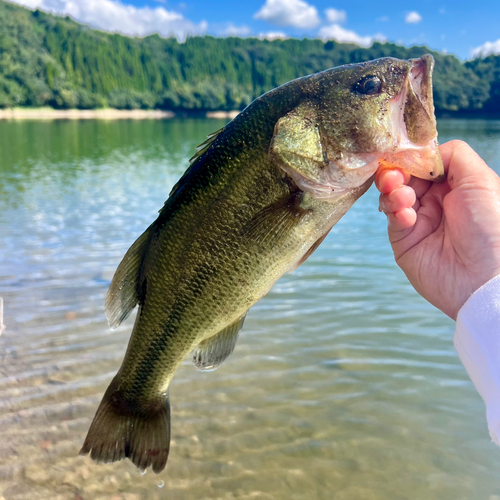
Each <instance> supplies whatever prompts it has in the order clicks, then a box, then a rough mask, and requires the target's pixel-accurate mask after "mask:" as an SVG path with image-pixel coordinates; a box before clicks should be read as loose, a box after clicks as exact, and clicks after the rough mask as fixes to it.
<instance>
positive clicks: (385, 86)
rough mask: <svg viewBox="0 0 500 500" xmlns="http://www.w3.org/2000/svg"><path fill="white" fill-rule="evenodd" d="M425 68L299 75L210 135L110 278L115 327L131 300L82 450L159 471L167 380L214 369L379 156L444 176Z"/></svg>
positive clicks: (429, 63)
mask: <svg viewBox="0 0 500 500" xmlns="http://www.w3.org/2000/svg"><path fill="white" fill-rule="evenodd" d="M433 65H434V61H433V59H432V56H430V55H426V56H423V57H422V58H420V59H412V60H409V61H402V60H398V59H393V58H383V59H378V60H375V61H370V62H366V63H361V64H352V65H347V66H342V67H338V68H333V69H329V70H327V71H323V72H321V73H317V74H314V75H310V76H306V77H303V78H299V79H297V80H293V81H291V82H289V83H287V84H284V85H282V86H281V87H278V88H276V89H274V90H272V91H270V92H268V93H266V94H264V95H263V96H261V97H259V98H258V99H256V100H255V101H254V102H253V103H252V104H250V105H249V106H248V107H247V108H246V109H245V110H244V111H242V112H241V114H240V115H238V116H237V117H236V118H235V119H234V120H232V121H231V122H230V123H229V124H228V125H226V126H225V127H224V128H223V129H221V130H219V131H218V132H216V133H214V134H213V135H211V136H209V138H208V139H207V141H206V142H205V143H204V144H202V145H201V146H200V148H199V149H198V152H197V153H196V155H195V156H194V157H193V158H192V160H191V166H190V167H189V168H188V170H187V171H186V172H185V174H184V175H183V176H182V178H181V179H180V180H179V182H178V183H177V184H176V185H175V186H174V188H173V189H172V192H171V193H170V197H169V198H168V200H167V201H166V203H165V205H164V207H163V208H162V209H161V211H160V214H159V217H158V218H157V219H156V221H154V222H153V223H152V224H151V226H150V227H149V228H148V229H147V230H146V231H145V232H144V233H143V234H142V235H141V236H140V237H139V238H138V239H137V241H136V242H135V243H134V244H133V245H132V246H131V248H130V249H129V250H128V252H127V253H126V255H125V257H124V258H123V260H122V262H121V264H120V265H119V266H118V269H117V271H116V273H115V276H114V278H113V281H112V283H111V287H110V289H109V292H108V296H107V299H106V314H107V317H108V321H109V323H110V325H111V326H112V327H117V326H118V325H119V324H120V323H121V322H122V321H123V320H124V319H125V318H126V317H127V316H128V315H129V314H130V312H131V311H132V309H133V308H134V307H135V306H136V305H137V304H138V305H139V310H138V313H137V318H136V321H135V325H134V329H133V332H132V336H131V339H130V342H129V345H128V349H127V352H126V354H125V358H124V360H123V363H122V365H121V368H120V369H119V371H118V373H117V375H116V376H115V378H114V379H113V381H112V382H111V384H110V386H109V388H108V389H107V391H106V393H105V394H104V397H103V399H102V402H101V404H100V406H99V408H98V410H97V413H96V415H95V417H94V420H93V422H92V425H91V427H90V430H89V432H88V435H87V438H86V439H85V443H84V445H83V448H82V450H81V453H82V454H87V453H89V452H90V455H91V457H92V459H93V460H96V461H98V462H114V461H117V460H121V459H123V458H125V457H128V458H130V460H132V462H133V463H134V464H135V465H136V466H137V467H138V468H140V469H146V468H147V467H149V466H152V469H153V471H154V472H156V473H158V472H160V471H161V470H162V469H163V468H164V467H165V465H166V462H167V458H168V453H169V447H170V404H169V399H168V388H169V385H170V382H171V381H172V378H173V376H174V374H175V372H176V370H177V368H178V367H179V365H180V364H181V363H182V361H183V360H184V359H185V357H186V356H187V355H189V354H191V355H192V358H193V362H194V364H195V365H196V367H197V368H199V369H200V370H212V369H215V368H217V367H218V366H220V365H221V364H222V363H223V362H224V360H225V359H227V357H228V356H229V355H230V354H231V353H232V352H233V349H234V346H235V343H236V340H237V337H238V333H239V331H240V329H241V327H242V325H243V321H244V319H245V315H246V314H247V311H248V309H249V308H250V307H251V306H252V305H253V304H255V302H257V301H258V300H259V299H260V298H262V297H263V296H264V295H265V294H266V293H267V292H268V291H269V290H270V288H271V287H272V286H273V284H274V283H275V282H276V281H277V280H278V278H280V277H281V276H282V275H283V274H284V273H286V272H287V271H291V270H293V269H295V268H296V267H298V266H299V265H300V264H301V263H303V262H304V261H305V260H306V259H307V258H308V257H309V255H311V253H312V252H314V250H315V249H316V248H317V247H318V245H319V244H320V243H321V241H323V239H324V238H325V236H326V235H327V234H328V232H329V231H330V229H331V228H332V227H333V226H334V224H336V223H337V222H338V221H339V219H340V218H341V217H342V216H343V215H344V214H345V213H346V212H347V210H349V208H350V207H351V206H352V205H353V203H354V202H355V201H356V200H357V199H358V198H359V197H360V196H361V195H362V194H363V193H364V192H365V191H366V190H367V189H368V188H369V187H370V185H371V183H372V181H373V177H374V174H375V171H376V170H377V168H378V166H379V163H383V164H384V165H389V166H397V167H399V168H402V169H404V170H406V171H407V172H409V173H411V174H413V175H415V176H418V177H421V178H424V179H432V180H442V179H444V171H443V165H442V162H441V158H440V156H439V150H438V149H437V132H436V121H435V118H434V105H433V99H432V84H431V75H432V69H433Z"/></svg>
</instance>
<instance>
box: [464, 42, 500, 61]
mask: <svg viewBox="0 0 500 500" xmlns="http://www.w3.org/2000/svg"><path fill="white" fill-rule="evenodd" d="M490 54H500V38H499V39H498V40H497V41H496V42H485V43H483V45H480V46H479V47H476V48H475V49H472V50H471V52H470V55H471V57H485V56H487V55H490Z"/></svg>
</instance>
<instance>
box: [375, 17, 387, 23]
mask: <svg viewBox="0 0 500 500" xmlns="http://www.w3.org/2000/svg"><path fill="white" fill-rule="evenodd" d="M376 20H377V21H378V22H380V23H388V22H389V16H382V17H377V19H376Z"/></svg>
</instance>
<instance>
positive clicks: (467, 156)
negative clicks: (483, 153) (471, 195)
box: [439, 141, 496, 190]
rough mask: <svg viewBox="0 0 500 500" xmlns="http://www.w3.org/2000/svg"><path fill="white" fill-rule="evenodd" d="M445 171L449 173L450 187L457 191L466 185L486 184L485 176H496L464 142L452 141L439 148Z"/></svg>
mask: <svg viewBox="0 0 500 500" xmlns="http://www.w3.org/2000/svg"><path fill="white" fill-rule="evenodd" d="M439 151H440V153H441V157H442V158H443V165H444V168H445V171H447V172H448V177H447V179H448V185H449V186H450V188H451V189H452V190H453V189H456V188H457V187H459V186H461V185H464V184H470V183H472V184H476V183H478V181H480V183H481V184H484V182H485V176H486V177H489V176H490V175H494V176H495V177H496V175H495V173H494V172H493V170H491V168H490V167H488V165H486V163H485V162H484V161H483V160H482V159H481V157H480V156H479V155H478V154H477V153H476V152H475V151H474V150H473V149H472V148H471V147H470V146H469V145H468V144H467V143H466V142H463V141H450V142H447V143H445V144H442V145H441V146H440V147H439Z"/></svg>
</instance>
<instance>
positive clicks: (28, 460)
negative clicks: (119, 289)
mask: <svg viewBox="0 0 500 500" xmlns="http://www.w3.org/2000/svg"><path fill="white" fill-rule="evenodd" d="M499 123H500V122H475V124H474V126H472V127H471V126H470V124H469V122H466V121H453V120H451V121H442V122H440V134H441V135H440V137H442V138H444V139H448V138H451V137H462V138H465V139H469V140H470V142H472V143H473V145H474V146H475V147H476V148H477V150H478V151H479V152H480V153H481V154H483V156H485V157H486V159H487V161H489V162H490V163H491V165H492V166H493V167H495V168H497V170H498V168H499V167H500V164H499V163H498V158H500V155H499V154H498V153H499V151H500V139H499V137H500V125H499ZM220 126H221V123H215V122H213V121H204V120H198V121H196V120H171V121H168V122H152V123H149V122H148V123H147V122H142V123H134V122H120V123H118V122H117V123H103V122H90V121H89V122H82V123H71V124H69V123H68V124H66V125H64V124H61V123H59V124H56V123H43V124H41V123H36V122H33V123H15V122H12V123H0V149H1V150H2V156H3V162H1V163H0V169H1V170H2V171H1V172H0V174H2V175H0V189H1V190H2V193H3V195H2V197H1V198H0V225H1V226H2V238H1V239H0V255H1V258H0V294H1V296H2V297H3V298H4V301H5V306H4V307H5V318H4V323H5V324H6V325H7V329H6V330H5V331H4V332H3V334H2V336H1V337H0V358H1V362H0V426H1V427H2V431H3V435H4V436H7V437H8V439H3V440H1V441H0V497H1V496H3V497H4V498H6V499H7V498H9V499H15V500H17V499H25V498H26V499H30V500H32V499H33V498H112V497H113V496H115V497H117V496H120V498H124V499H129V500H133V499H137V498H146V499H148V498H159V495H160V493H159V488H162V487H163V489H162V492H161V495H167V496H168V498H169V499H174V500H175V499H183V500H187V499H199V498H204V499H207V500H208V499H216V498H229V497H231V498H232V496H238V497H239V498H263V499H266V498H269V499H271V498H273V499H281V498H283V499H285V498H286V499H289V498H290V499H294V500H301V499H304V500H306V499H307V500H309V499H311V498H318V499H323V498H324V499H334V500H348V499H349V500H350V499H352V500H361V499H370V500H372V499H383V500H391V499H394V500H395V499H402V498H426V499H429V500H432V499H439V500H447V499H449V500H451V499H453V500H456V499H457V498H492V495H493V496H494V495H497V494H498V491H499V490H500V480H499V479H498V470H499V468H500V467H499V466H500V454H499V452H498V450H497V449H495V448H494V447H493V445H491V443H490V442H489V438H488V435H487V430H486V426H485V418H484V408H483V406H482V403H481V401H480V399H479V397H478V396H477V394H476V393H475V391H474V389H473V387H472V385H471V383H470V382H469V381H468V379H467V377H466V375H465V373H464V371H463V369H462V367H461V365H460V364H459V362H458V360H457V358H456V355H455V353H454V350H453V346H452V335H453V324H452V322H451V321H449V320H447V319H446V318H444V317H443V315H441V314H440V313H438V312H437V311H436V310H434V309H433V308H432V307H431V306H429V305H428V304H426V303H425V302H424V301H423V300H422V299H420V298H419V297H418V296H417V295H416V294H415V292H414V291H413V290H412V289H411V287H410V286H409V285H408V283H407V281H406V278H405V276H404V275H403V273H402V272H401V271H399V270H398V269H397V267H396V266H395V264H394V262H393V257H392V255H391V253H390V248H389V245H388V242H387V238H386V235H385V220H384V217H383V216H382V215H380V214H378V212H377V211H376V207H377V193H376V192H375V191H369V192H368V193H367V195H366V196H364V197H363V198H362V199H361V200H360V201H359V202H358V203H356V205H355V206H354V207H353V208H352V210H351V211H350V212H349V213H348V214H347V216H346V217H345V218H344V219H343V220H342V221H341V222H340V223H339V224H338V225H337V226H336V227H335V228H334V229H333V231H332V233H331V234H330V235H329V236H328V238H327V239H326V240H325V242H324V243H323V244H322V246H321V247H320V248H319V249H318V251H317V252H316V253H315V254H314V255H313V256H312V257H311V258H310V259H309V261H308V262H307V263H306V264H305V265H304V266H302V267H300V268H299V269H297V270H296V271H295V272H294V273H293V274H291V275H287V276H285V277H283V278H282V279H281V280H280V281H279V282H278V283H277V284H276V286H275V287H274V288H273V290H272V291H271V292H270V293H269V294H268V296H267V297H266V298H265V299H264V300H262V301H261V302H259V303H258V304H257V305H256V306H255V307H254V308H252V310H251V311H250V313H249V315H248V318H247V320H246V323H245V327H244V329H243V331H242V333H241V335H240V339H239V341H238V345H237V348H236V351H235V353H234V354H233V356H232V357H231V358H230V359H229V360H228V362H227V363H226V364H225V365H224V367H222V368H221V369H220V370H217V371H215V372H213V373H200V372H197V371H195V370H194V369H193V367H192V366H191V364H190V363H189V362H186V363H184V364H183V366H182V367H181V368H180V370H179V372H178V374H177V375H176V378H175V381H174V383H173V384H172V388H171V401H172V408H173V412H172V450H171V459H170V461H169V465H168V468H167V470H166V471H165V472H163V473H162V474H160V476H156V475H155V474H146V475H144V476H143V475H141V474H139V473H138V471H137V470H136V469H135V468H134V467H133V466H132V465H131V464H130V463H129V462H128V461H124V462H120V463H117V464H112V465H111V464H108V465H97V464H93V463H92V462H91V461H90V460H89V459H88V458H86V457H80V456H78V451H79V449H80V446H81V444H82V441H83V438H84V436H85V434H86V431H87V430H88V426H89V424H90V421H91V419H92V417H93V415H94V412H95V410H96V408H97V405H98V403H99V401H100V399H101V397H102V393H103V392H104V390H105V388H106V386H107V384H108V383H109V381H110V379H111V378H112V376H113V375H114V373H115V372H116V370H117V369H118V367H119V364H120V361H121V359H122V356H123V353H124V351H125V348H126V345H127V341H128V337H129V334H130V331H131V328H132V324H133V318H130V319H129V320H127V322H126V323H125V324H124V325H122V326H121V327H120V328H118V329H117V330H115V331H113V332H112V331H110V330H109V328H108V327H107V324H106V319H105V316H104V309H103V303H104V298H105V294H106V291H107V287H108V286H109V282H110V280H111V278H112V274H113V272H114V269H115V268H116V265H117V264H118V262H119V260H120V259H121V257H122V256H123V254H124V252H125V251H126V250H127V248H128V247H129V245H130V244H131V243H132V242H133V241H134V239H135V238H136V237H137V236H138V235H139V234H141V232H142V231H143V229H144V228H145V227H147V225H148V224H149V223H150V221H151V220H152V219H153V218H154V217H155V215H156V213H157V210H158V209H159V208H160V207H161V206H162V205H163V202H164V200H165V198H166V195H167V193H168V191H169V188H170V187H171V186H172V184H173V183H174V181H175V179H176V178H177V177H178V176H179V175H180V174H181V172H182V170H183V165H186V164H187V163H186V161H187V158H188V156H190V153H191V150H192V149H193V147H194V146H195V145H196V144H198V143H200V142H201V141H202V138H203V136H205V135H206V134H207V133H209V132H211V131H213V130H215V129H217V128H220ZM48 136H50V137H54V138H57V142H55V143H54V142H53V141H52V140H51V141H43V140H40V137H44V138H47V137H48ZM26 138H29V139H30V140H28V141H25V143H23V144H24V146H23V147H22V148H15V149H14V148H11V147H10V146H9V145H11V144H19V141H20V140H21V139H23V140H24V139H26Z"/></svg>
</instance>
